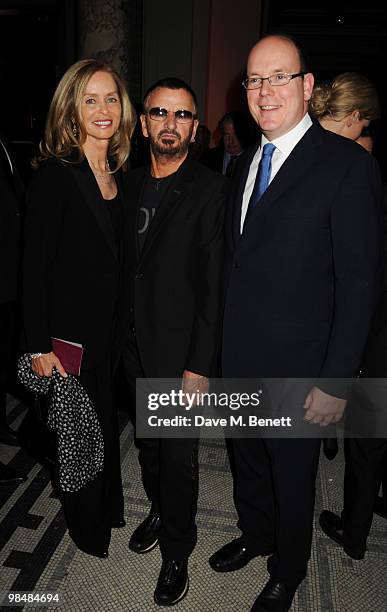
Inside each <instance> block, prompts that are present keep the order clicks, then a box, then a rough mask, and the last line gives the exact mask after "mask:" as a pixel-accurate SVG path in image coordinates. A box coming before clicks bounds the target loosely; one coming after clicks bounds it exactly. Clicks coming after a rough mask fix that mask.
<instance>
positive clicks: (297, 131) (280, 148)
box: [241, 113, 312, 233]
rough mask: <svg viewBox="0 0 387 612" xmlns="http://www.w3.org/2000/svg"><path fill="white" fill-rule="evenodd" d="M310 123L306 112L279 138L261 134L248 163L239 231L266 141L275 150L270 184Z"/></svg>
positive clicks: (243, 220)
mask: <svg viewBox="0 0 387 612" xmlns="http://www.w3.org/2000/svg"><path fill="white" fill-rule="evenodd" d="M311 125H312V120H311V118H310V116H309V115H308V113H307V114H306V115H304V117H303V118H302V119H301V121H300V122H299V123H297V125H296V126H295V127H294V128H293V129H291V130H290V132H287V133H286V134H284V135H283V136H280V137H279V138H276V139H275V140H272V141H270V140H268V139H267V138H266V136H264V135H263V134H262V140H261V146H260V147H259V149H258V150H257V152H256V154H255V155H254V157H253V160H252V162H251V164H250V170H249V174H248V177H247V181H246V185H245V190H244V193H243V202H242V211H241V233H242V232H243V224H244V222H245V217H246V214H247V209H248V206H249V201H250V197H251V194H252V193H253V189H254V183H255V178H256V176H257V171H258V165H259V162H260V161H261V157H262V149H263V147H264V146H265V144H267V143H268V142H271V143H272V144H273V145H274V146H275V151H274V153H273V156H272V158H271V174H270V180H269V185H270V183H271V182H272V180H273V178H274V177H275V175H276V174H277V172H278V170H279V169H280V168H281V166H282V164H283V163H284V162H285V161H286V159H287V158H288V156H289V155H290V153H291V152H292V151H293V149H294V147H295V146H296V144H297V143H298V141H299V140H301V138H302V137H303V136H304V134H305V132H307V131H308V130H309V128H310V127H311Z"/></svg>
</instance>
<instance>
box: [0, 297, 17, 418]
mask: <svg viewBox="0 0 387 612" xmlns="http://www.w3.org/2000/svg"><path fill="white" fill-rule="evenodd" d="M15 311H16V302H6V303H4V304H0V425H5V422H6V414H5V408H6V396H7V379H8V374H9V369H10V364H11V363H13V361H14V324H15Z"/></svg>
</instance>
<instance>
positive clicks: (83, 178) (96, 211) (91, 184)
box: [69, 159, 121, 259]
mask: <svg viewBox="0 0 387 612" xmlns="http://www.w3.org/2000/svg"><path fill="white" fill-rule="evenodd" d="M69 169H70V171H71V172H72V174H73V176H74V178H75V180H76V182H77V184H78V187H79V189H80V191H81V193H82V195H83V198H84V200H85V202H86V204H87V205H88V207H89V208H90V210H91V212H92V214H93V215H94V217H95V219H96V221H97V223H98V225H99V227H100V228H101V230H102V233H103V236H104V238H105V240H106V242H107V243H108V245H109V247H110V249H111V251H112V253H113V255H114V257H115V258H116V259H117V248H116V244H115V241H114V233H113V227H112V223H111V219H110V215H109V211H108V209H107V206H106V205H105V202H104V201H103V198H102V194H101V192H100V189H99V187H98V183H97V181H96V180H95V178H94V175H93V173H92V171H91V169H90V167H89V164H88V163H87V160H86V159H85V160H84V161H83V162H82V163H81V164H71V165H69ZM117 188H118V189H119V190H120V189H121V185H120V184H119V183H118V182H117Z"/></svg>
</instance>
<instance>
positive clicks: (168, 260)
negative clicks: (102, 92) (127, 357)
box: [127, 160, 225, 378]
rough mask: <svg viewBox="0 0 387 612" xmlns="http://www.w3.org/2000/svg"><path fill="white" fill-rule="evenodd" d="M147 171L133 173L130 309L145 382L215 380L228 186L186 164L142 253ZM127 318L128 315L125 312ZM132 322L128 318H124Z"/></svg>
mask: <svg viewBox="0 0 387 612" xmlns="http://www.w3.org/2000/svg"><path fill="white" fill-rule="evenodd" d="M147 173H149V167H145V168H138V169H137V170H134V171H132V172H130V173H128V177H127V178H128V180H127V189H128V195H127V198H128V201H129V217H128V232H129V240H128V247H129V250H128V254H127V275H128V279H129V285H128V291H129V297H128V303H129V304H130V306H131V307H132V309H133V311H134V312H133V313H132V315H131V316H132V318H133V319H134V324H135V329H136V339H137V344H138V349H139V353H140V357H141V362H142V366H143V369H144V371H145V373H146V376H148V377H154V378H156V377H165V378H167V377H170V378H178V377H180V376H181V375H182V373H183V371H184V370H185V369H187V370H191V371H193V372H196V373H199V374H202V375H212V374H213V373H214V371H215V370H214V367H215V361H216V354H217V349H218V342H219V321H220V298H221V295H220V294H221V276H222V260H223V217H224V189H225V179H224V178H223V177H222V176H219V175H217V174H214V173H213V172H211V171H209V170H208V169H207V168H205V167H204V166H202V165H201V164H199V163H197V162H195V161H192V160H186V161H185V162H184V163H183V165H182V166H181V168H180V169H179V171H178V172H177V173H176V174H175V176H174V179H173V180H172V182H171V184H170V185H169V187H168V190H167V192H166V193H165V195H164V197H163V200H162V202H161V203H160V205H159V208H158V210H157V213H156V216H155V217H154V219H153V221H152V224H151V226H150V228H149V230H148V234H147V237H146V240H145V243H144V246H143V249H142V252H141V254H139V252H138V244H137V213H138V209H139V206H140V203H141V194H142V189H143V186H144V181H145V178H146V175H147ZM128 315H129V313H128ZM127 319H129V316H127Z"/></svg>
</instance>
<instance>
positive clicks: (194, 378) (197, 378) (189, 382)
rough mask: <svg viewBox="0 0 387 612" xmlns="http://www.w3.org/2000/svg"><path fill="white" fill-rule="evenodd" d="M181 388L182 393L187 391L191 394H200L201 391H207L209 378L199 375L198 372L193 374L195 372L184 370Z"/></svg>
mask: <svg viewBox="0 0 387 612" xmlns="http://www.w3.org/2000/svg"><path fill="white" fill-rule="evenodd" d="M181 388H182V391H184V393H189V394H190V395H191V394H193V393H195V394H196V392H199V394H200V395H201V394H202V393H207V391H208V388H209V380H208V378H207V377H206V376H201V375H200V374H195V372H190V371H189V370H184V372H183V380H182V385H181ZM195 405H196V404H195Z"/></svg>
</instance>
